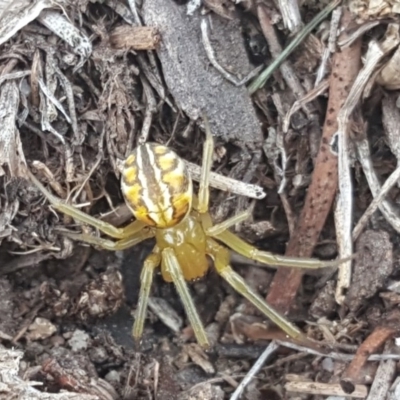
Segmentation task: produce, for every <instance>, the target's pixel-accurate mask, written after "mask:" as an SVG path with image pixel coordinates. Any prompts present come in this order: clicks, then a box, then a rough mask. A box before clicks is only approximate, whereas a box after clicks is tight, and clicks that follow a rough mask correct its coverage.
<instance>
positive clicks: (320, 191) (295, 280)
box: [267, 11, 361, 313]
mask: <svg viewBox="0 0 400 400" xmlns="http://www.w3.org/2000/svg"><path fill="white" fill-rule="evenodd" d="M351 24H352V20H351V16H350V13H349V12H348V11H345V12H344V15H343V17H342V23H341V25H342V28H345V29H348V28H349V27H350V25H351ZM345 35H346V31H345V32H344V33H343V34H342V35H341V38H343V37H344V36H345ZM360 63H361V41H359V40H358V41H356V42H355V43H353V44H352V45H351V46H350V47H347V48H345V49H344V50H342V51H340V50H338V51H337V52H336V53H335V55H334V58H333V63H332V72H331V75H330V78H329V80H330V85H329V87H330V88H329V101H328V108H327V112H326V117H325V123H324V128H323V133H322V139H321V143H320V148H319V152H318V155H317V158H316V161H315V168H314V172H313V175H312V181H311V184H310V187H309V189H308V192H307V197H306V200H305V204H304V207H303V210H302V212H301V214H300V218H299V221H298V225H297V229H296V230H295V232H294V234H293V236H292V237H291V238H290V241H289V244H288V247H287V250H286V255H288V256H297V257H311V256H312V253H313V250H314V247H315V245H316V243H317V240H318V237H319V235H320V233H321V230H322V228H323V226H324V224H325V221H326V218H327V216H328V214H329V211H330V209H331V206H332V203H333V199H334V197H335V193H336V190H337V184H338V172H337V171H338V169H337V156H336V154H334V153H333V152H332V151H331V148H330V142H331V140H332V137H333V135H334V134H335V132H336V131H337V128H338V125H337V115H338V112H339V110H340V109H341V107H342V105H343V103H344V101H345V100H346V98H347V96H348V94H349V91H350V89H351V86H352V84H353V82H354V80H355V78H356V77H357V74H358V72H359V70H360ZM302 276H303V273H302V272H301V271H300V270H299V269H292V268H281V269H279V270H278V271H277V273H276V274H275V277H274V280H273V282H272V284H271V290H270V291H269V294H268V297H267V301H268V302H269V304H271V305H272V306H274V307H275V308H276V309H277V310H279V311H280V312H282V313H287V312H288V311H289V309H290V306H291V304H292V302H293V300H294V298H295V296H296V293H297V290H298V288H299V286H300V284H301V280H302Z"/></svg>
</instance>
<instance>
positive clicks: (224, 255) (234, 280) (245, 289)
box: [207, 239, 309, 343]
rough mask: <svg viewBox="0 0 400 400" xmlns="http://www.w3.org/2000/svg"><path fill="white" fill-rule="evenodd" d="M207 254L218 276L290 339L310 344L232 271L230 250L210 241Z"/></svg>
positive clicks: (293, 326) (294, 327)
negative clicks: (212, 260) (211, 259)
mask: <svg viewBox="0 0 400 400" xmlns="http://www.w3.org/2000/svg"><path fill="white" fill-rule="evenodd" d="M207 253H208V254H210V255H211V256H212V257H213V259H214V264H215V268H216V270H217V272H218V274H219V275H221V276H222V277H223V278H224V279H225V280H226V281H227V282H228V283H229V284H230V285H231V286H232V287H233V288H234V289H235V290H236V291H237V292H238V293H239V294H241V295H242V296H243V297H245V298H246V299H247V300H248V301H250V303H251V304H253V305H254V306H255V307H256V308H257V309H258V310H260V311H261V312H262V313H263V314H264V315H266V316H267V317H268V318H269V319H270V320H271V321H272V322H274V323H275V324H276V325H278V326H279V327H280V328H281V329H282V330H283V331H284V332H285V333H286V334H288V335H289V336H290V337H292V338H293V339H296V340H298V341H301V342H302V343H305V342H307V343H308V342H309V339H308V338H307V337H306V336H305V335H304V334H303V333H302V332H301V331H300V330H299V329H298V328H297V327H296V326H295V325H293V324H292V323H291V322H290V321H288V320H287V319H286V318H285V317H283V316H282V315H280V314H279V313H278V312H277V311H276V310H275V309H274V308H273V307H271V306H270V305H268V304H267V303H266V302H265V301H264V299H263V298H262V297H261V296H260V295H258V294H257V293H255V292H254V290H253V289H252V288H251V287H250V286H249V285H247V283H246V282H245V281H244V279H243V278H242V277H241V276H240V275H239V274H238V273H237V272H235V271H234V270H233V269H232V267H231V266H230V265H229V251H228V249H226V248H224V247H223V246H221V245H220V244H218V243H217V242H216V241H215V240H212V239H208V240H207Z"/></svg>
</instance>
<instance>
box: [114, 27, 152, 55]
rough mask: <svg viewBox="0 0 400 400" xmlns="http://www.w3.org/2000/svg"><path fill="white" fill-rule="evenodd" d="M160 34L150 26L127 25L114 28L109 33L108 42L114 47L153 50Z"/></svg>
mask: <svg viewBox="0 0 400 400" xmlns="http://www.w3.org/2000/svg"><path fill="white" fill-rule="evenodd" d="M159 42H160V35H159V33H158V31H157V29H156V28H153V27H151V26H127V25H122V26H119V27H118V28H115V29H114V31H113V32H112V33H111V34H110V44H111V46H113V47H114V48H116V49H132V50H155V49H156V47H157V45H158V43H159Z"/></svg>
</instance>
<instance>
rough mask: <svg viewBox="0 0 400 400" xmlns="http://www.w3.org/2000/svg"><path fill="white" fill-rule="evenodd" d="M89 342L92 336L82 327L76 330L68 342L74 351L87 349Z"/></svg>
mask: <svg viewBox="0 0 400 400" xmlns="http://www.w3.org/2000/svg"><path fill="white" fill-rule="evenodd" d="M89 343H90V336H89V335H88V334H87V333H86V332H84V331H81V330H80V329H77V330H75V331H74V332H73V334H72V336H71V339H69V340H68V344H69V346H70V347H71V350H72V351H73V352H79V351H81V350H87V348H88V347H89Z"/></svg>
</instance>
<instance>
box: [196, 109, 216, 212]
mask: <svg viewBox="0 0 400 400" xmlns="http://www.w3.org/2000/svg"><path fill="white" fill-rule="evenodd" d="M203 121H204V125H205V128H206V140H205V141H204V144H203V157H202V162H201V174H200V181H199V194H198V204H197V211H198V212H199V213H201V214H204V213H206V212H207V211H208V203H209V200H210V188H209V186H210V172H211V167H212V162H213V160H212V156H213V152H214V139H213V137H212V134H211V130H210V125H209V123H208V119H207V117H206V116H205V115H204V116H203Z"/></svg>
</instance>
